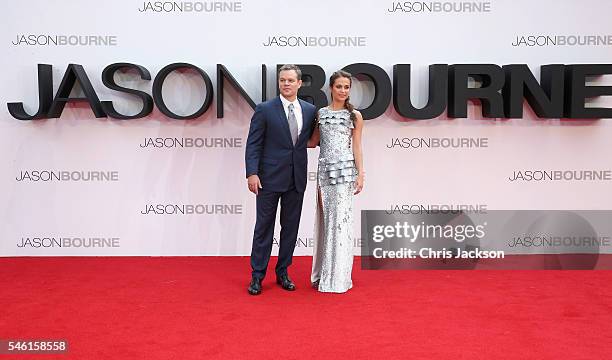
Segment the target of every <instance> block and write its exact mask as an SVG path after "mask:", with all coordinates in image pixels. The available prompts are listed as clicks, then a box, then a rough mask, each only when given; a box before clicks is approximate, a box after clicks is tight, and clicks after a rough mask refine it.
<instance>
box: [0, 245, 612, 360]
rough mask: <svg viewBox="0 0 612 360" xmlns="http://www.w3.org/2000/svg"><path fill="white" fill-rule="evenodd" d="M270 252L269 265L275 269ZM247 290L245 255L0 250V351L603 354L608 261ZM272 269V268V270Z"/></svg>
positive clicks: (297, 272) (606, 350)
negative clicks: (20, 347) (585, 267)
mask: <svg viewBox="0 0 612 360" xmlns="http://www.w3.org/2000/svg"><path fill="white" fill-rule="evenodd" d="M275 261H276V259H273V260H272V261H271V264H270V266H271V269H272V266H273V265H274V263H275ZM310 264H311V259H310V258H309V257H298V258H295V259H294V265H293V266H292V267H291V268H290V274H291V276H292V278H293V280H294V281H295V282H296V285H297V286H298V290H297V291H296V292H293V293H290V292H286V291H284V290H282V289H281V288H279V287H278V286H277V285H276V284H274V279H273V276H269V277H268V278H267V279H266V281H264V289H263V290H264V291H263V294H262V295H260V296H258V297H253V296H249V295H248V294H247V292H246V287H247V284H248V281H249V277H250V275H249V262H248V258H245V257H188V258H167V257H165V258H146V257H124V258H91V257H89V258H87V257H86V258H70V257H61V258H0V278H1V285H2V292H1V293H0V309H1V310H0V311H1V316H0V339H4V340H6V339H17V338H18V339H49V338H53V339H58V338H60V339H66V340H68V342H69V346H70V350H69V353H68V354H65V355H48V354H47V355H21V354H19V355H0V359H9V358H16V359H96V360H97V359H151V360H153V359H181V360H183V359H245V358H249V359H309V358H313V359H330V358H334V359H338V360H340V359H346V358H350V359H351V360H353V359H487V360H489V359H539V360H541V359H609V358H610V354H611V353H612V345H610V344H611V342H610V340H609V339H608V333H609V331H610V329H611V326H612V272H610V271H389V270H384V271H383V270H379V271H362V270H360V269H359V263H358V260H357V263H356V264H355V271H354V277H353V279H354V283H355V287H354V289H352V290H351V291H349V293H347V294H344V295H337V294H320V293H318V292H316V291H315V290H313V289H311V288H310V287H309V280H308V274H309V271H310ZM271 273H273V270H272V272H271Z"/></svg>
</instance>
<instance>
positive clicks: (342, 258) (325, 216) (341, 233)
mask: <svg viewBox="0 0 612 360" xmlns="http://www.w3.org/2000/svg"><path fill="white" fill-rule="evenodd" d="M353 128H354V126H353V121H352V120H351V118H350V114H349V112H348V110H345V109H342V110H330V109H328V108H326V107H325V108H322V109H320V110H319V131H320V134H321V142H320V148H321V151H320V153H319V166H318V188H319V189H320V194H319V192H318V191H317V213H316V216H315V229H314V254H313V261H312V275H311V279H310V280H311V281H312V282H313V283H315V282H317V281H319V291H321V292H335V293H341V292H345V291H347V290H348V289H350V288H351V287H353V282H352V280H351V272H352V269H353V192H354V185H355V181H356V179H357V169H356V167H355V160H354V157H353V148H352V146H351V136H352V129H353Z"/></svg>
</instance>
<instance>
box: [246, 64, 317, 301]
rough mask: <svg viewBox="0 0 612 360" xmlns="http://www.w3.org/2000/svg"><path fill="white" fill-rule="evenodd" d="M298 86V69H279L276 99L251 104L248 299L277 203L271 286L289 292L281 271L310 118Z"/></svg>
mask: <svg viewBox="0 0 612 360" xmlns="http://www.w3.org/2000/svg"><path fill="white" fill-rule="evenodd" d="M300 86H302V72H301V71H300V69H299V68H298V67H297V66H295V65H283V66H282V67H281V68H280V70H279V72H278V87H279V89H280V93H281V95H280V96H278V97H275V98H274V99H272V100H269V101H266V102H263V103H261V104H259V105H257V107H256V108H255V113H254V114H253V117H252V118H251V126H250V128H249V136H248V138H247V143H246V153H245V163H246V176H247V180H248V186H249V190H250V191H251V192H252V193H254V194H255V195H256V199H257V200H256V202H257V219H256V222H255V230H254V231H253V248H252V251H251V268H252V269H253V271H252V278H251V283H250V284H249V287H248V291H249V294H251V295H258V294H260V293H261V282H262V280H263V278H264V277H265V275H266V269H267V267H268V262H269V261H270V253H271V252H272V239H273V236H274V223H275V221H276V210H277V208H278V201H279V200H280V203H281V210H280V224H281V232H280V249H279V253H278V262H277V264H276V269H275V270H276V282H277V283H278V284H279V285H281V286H282V288H283V289H285V290H289V291H293V290H295V284H294V283H293V282H292V281H291V279H290V278H289V275H288V273H287V268H288V267H289V265H291V259H292V257H293V250H294V249H295V243H296V240H297V234H298V228H299V225H300V216H301V214H302V200H303V199H304V191H305V190H306V180H307V166H308V157H307V153H306V145H307V143H308V139H309V138H310V135H311V134H312V129H313V123H314V119H315V115H316V108H315V107H314V105H311V104H309V103H307V102H305V101H303V100H300V99H298V98H297V93H298V89H299V88H300Z"/></svg>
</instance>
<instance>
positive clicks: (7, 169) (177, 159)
mask: <svg viewBox="0 0 612 360" xmlns="http://www.w3.org/2000/svg"><path fill="white" fill-rule="evenodd" d="M455 3H458V2H455ZM202 4H203V5H204V6H206V7H209V6H211V2H204V3H202ZM225 4H226V5H227V4H233V5H232V7H233V9H234V10H239V11H212V12H211V11H202V12H178V11H173V12H151V11H145V12H141V11H139V9H142V8H143V6H144V5H143V1H131V0H130V1H118V0H109V1H61V2H59V1H58V2H54V1H48V0H46V1H23V2H12V3H10V4H6V5H5V6H4V9H3V11H2V12H0V23H2V24H3V25H2V29H3V31H2V42H1V43H0V46H1V47H2V54H3V56H2V57H0V69H1V70H0V71H1V72H2V80H3V81H2V87H1V88H0V99H1V100H2V101H1V103H2V107H1V108H0V157H1V159H2V161H1V162H0V174H1V176H0V188H1V189H3V190H2V192H0V256H22V255H33V256H39V255H41V256H45V255H248V254H249V253H250V246H251V237H252V229H253V224H254V219H255V199H254V196H253V195H252V194H250V193H249V192H248V190H247V188H246V181H245V178H244V143H245V142H246V135H247V132H248V125H249V120H250V117H251V115H252V112H253V111H252V110H251V108H250V107H249V106H248V104H247V103H246V101H244V100H243V99H242V98H240V96H238V93H237V92H236V91H235V90H234V89H232V88H231V86H230V85H229V84H227V83H226V86H225V88H226V90H225V92H226V93H225V117H224V118H222V119H217V118H216V108H215V105H214V101H213V105H212V106H211V107H210V109H209V110H208V111H207V112H206V113H205V114H204V115H203V116H201V117H200V118H198V119H195V120H189V121H182V120H173V119H168V118H166V117H165V116H163V115H162V114H161V113H160V112H159V110H158V109H157V108H155V110H154V111H153V113H152V114H151V115H149V116H147V117H146V118H142V119H136V120H128V121H122V120H114V119H110V118H102V119H96V118H95V117H94V115H93V113H92V111H91V110H90V108H89V106H87V105H86V104H83V103H79V104H70V105H68V106H67V107H66V108H65V110H64V112H63V114H62V116H61V118H58V119H47V120H36V121H20V120H16V119H14V118H13V117H12V116H11V115H10V114H9V112H8V110H7V108H6V103H7V102H21V101H23V102H24V104H25V105H26V110H28V111H29V112H30V113H34V112H35V111H36V109H37V107H38V95H37V73H36V66H37V64H39V63H46V64H51V65H53V74H54V85H55V89H57V87H58V85H59V83H60V81H61V78H62V76H63V73H64V71H65V69H66V66H67V65H68V64H70V63H76V64H81V65H83V67H84V68H85V71H86V72H87V74H88V76H89V79H90V80H91V81H92V83H93V86H94V88H95V90H96V93H97V94H98V97H99V98H100V100H112V101H113V102H114V104H115V106H116V108H117V109H118V111H120V112H125V113H136V112H138V111H139V110H140V107H141V105H140V102H139V101H135V100H134V98H133V97H130V96H125V95H123V94H120V93H117V92H115V91H112V90H109V89H107V88H106V87H105V86H104V85H103V84H102V81H101V73H102V70H103V69H104V68H105V67H106V66H107V65H109V64H111V63H116V62H131V63H135V64H139V65H142V66H144V67H146V68H147V69H148V70H149V71H150V72H151V75H152V76H153V77H154V76H155V74H157V72H158V71H159V70H160V69H161V68H162V67H164V66H165V65H167V64H170V63H174V62H187V63H190V64H194V65H196V66H198V67H200V68H202V69H203V70H205V71H206V72H207V73H208V74H209V76H210V77H211V79H212V81H213V84H216V82H217V78H216V75H215V73H216V64H218V63H220V64H224V65H225V66H226V67H227V68H228V69H229V71H230V72H232V74H233V75H234V77H236V79H237V80H238V81H239V82H240V83H241V84H242V86H243V87H244V88H245V90H246V91H247V92H248V93H249V94H250V95H251V97H253V98H254V100H256V101H257V102H258V101H259V100H260V99H261V90H260V87H261V72H260V71H261V64H266V65H267V66H268V69H269V74H268V85H269V86H268V98H271V97H272V96H274V95H275V94H276V91H275V86H276V85H275V76H276V75H275V74H274V70H275V68H276V65H277V64H283V63H297V64H317V65H319V66H321V67H322V68H323V69H325V72H326V76H327V77H329V75H330V74H331V73H332V72H333V71H334V70H337V69H339V68H342V67H344V66H346V65H349V64H352V63H357V62H368V63H373V64H377V65H379V66H381V67H382V68H383V69H385V70H386V71H387V73H388V74H389V76H392V67H393V65H394V64H399V63H406V64H412V66H413V79H412V86H413V88H414V89H416V90H415V91H414V94H413V102H414V103H415V105H418V106H423V105H424V104H425V103H426V100H427V79H428V72H427V67H428V65H429V64H434V63H446V64H454V63H493V64H499V65H504V64H512V63H525V64H528V65H529V66H530V68H531V69H532V71H533V72H534V73H535V74H536V76H537V77H538V78H539V67H540V65H544V64H553V63H557V64H580V63H585V64H586V63H610V62H611V61H612V46H610V45H584V46H552V45H551V46H533V47H529V46H518V47H516V46H512V43H514V42H515V41H516V37H517V36H527V35H550V36H554V35H563V36H569V35H575V36H588V35H600V36H604V35H606V36H607V35H609V34H612V23H611V22H610V19H609V14H610V13H611V12H612V3H610V2H608V1H604V0H598V1H595V0H594V1H584V2H578V1H572V0H556V1H553V0H542V1H536V2H533V1H527V0H514V1H509V0H503V1H500V0H497V1H495V0H494V1H490V9H491V11H490V12H478V13H465V12H459V13H456V12H452V13H444V12H443V13H430V12H418V13H415V12H402V13H400V12H389V10H388V9H390V8H391V7H393V4H394V3H393V2H390V1H389V2H373V1H351V2H346V1H320V0H316V1H315V0H312V1H308V2H306V1H304V2H290V3H289V2H287V1H278V0H275V1H270V0H267V1H242V2H233V3H229V2H227V3H225ZM168 6H170V5H168ZM30 34H34V35H52V36H56V35H67V36H73V35H74V36H79V35H81V36H83V35H94V36H103V37H109V36H112V37H113V39H115V41H116V45H111V46H94V45H78V46H72V45H63V46H61V45H57V46H56V45H44V44H34V45H28V44H24V43H19V41H18V38H19V36H20V35H26V36H27V35H30ZM272 36H277V37H278V36H302V37H305V36H314V37H337V36H344V37H351V38H353V37H362V38H364V42H365V44H364V45H365V46H354V47H349V46H340V47H321V46H315V47H303V46H300V47H289V46H286V47H285V46H269V47H266V46H264V45H263V44H264V43H267V42H268V39H269V37H272ZM15 43H17V44H15ZM117 79H118V82H120V83H121V84H122V85H125V86H128V87H133V88H138V89H141V90H144V91H146V92H148V93H149V94H150V93H151V86H152V81H142V80H136V79H135V77H134V76H131V75H129V74H127V75H120V76H117ZM595 83H596V84H606V85H610V84H612V80H611V79H610V78H609V77H602V78H600V79H596V80H594V81H593V84H595ZM202 84H203V82H202V81H201V80H200V79H199V78H198V77H197V76H195V75H194V74H192V73H190V72H184V73H177V72H175V73H172V74H171V75H170V76H169V78H168V81H167V82H166V84H165V86H164V97H165V99H166V102H167V104H168V106H169V107H170V108H171V109H173V110H174V111H175V112H177V113H182V114H189V113H191V112H193V111H194V110H196V109H197V108H198V107H199V106H200V104H201V102H202V99H203V98H204V95H205V91H204V90H203V87H202ZM326 87H327V84H326ZM214 96H215V100H216V97H217V96H218V94H215V95H214ZM352 98H353V99H354V102H355V103H356V105H358V107H364V106H367V105H368V104H369V98H371V94H370V93H369V92H368V86H367V84H365V83H356V84H355V87H354V89H353V94H352ZM594 104H595V105H597V106H603V107H612V99H611V98H610V97H601V98H598V99H596V100H595V101H594ZM165 137H170V138H175V137H176V138H184V137H186V138H204V139H207V141H211V140H210V139H211V138H222V139H226V140H227V139H229V140H231V141H233V142H236V143H237V145H238V146H236V147H202V148H193V147H192V148H150V147H147V148H142V147H140V144H141V143H143V142H144V139H145V138H165ZM443 137H449V138H471V139H477V138H486V139H487V144H488V146H487V147H482V148H436V149H431V148H421V149H414V148H398V147H394V148H388V147H387V146H388V144H390V143H391V141H392V139H394V138H400V139H401V138H425V139H429V138H443ZM610 138H612V120H610V119H601V120H592V121H577V120H573V121H569V120H559V119H545V120H544V119H537V118H535V116H534V115H533V113H532V111H531V110H530V109H528V108H526V109H525V117H524V118H523V119H483V118H482V116H481V109H480V107H479V106H478V105H475V104H471V105H470V107H469V118H468V119H448V118H447V117H446V116H445V115H444V116H442V117H440V118H437V119H431V120H423V121H412V120H407V119H403V118H402V117H401V116H399V115H398V114H397V113H396V112H395V110H394V109H393V106H392V105H390V106H389V108H388V109H387V111H386V112H385V114H384V115H382V116H380V117H378V118H376V119H373V120H369V121H367V124H366V127H365V130H364V156H365V169H366V172H367V176H366V184H365V189H364V192H363V194H361V195H359V196H358V197H357V198H356V202H355V218H356V223H355V238H356V245H357V246H356V247H355V253H358V251H359V250H358V249H359V248H358V245H359V244H358V238H359V236H360V235H359V229H360V222H359V210H361V209H390V208H392V207H394V206H400V207H401V206H409V205H416V206H421V205H422V206H431V205H445V206H457V205H470V206H476V207H480V208H484V209H609V208H610V203H611V201H612V189H611V185H612V182H611V181H608V180H604V181H514V182H512V181H509V180H508V177H511V176H512V175H513V173H514V171H525V170H595V171H609V170H610V169H611V168H612V166H611V162H610V158H611V155H612V148H611V147H610V145H609V143H610ZM317 156H318V150H309V171H310V172H314V171H316V167H315V163H316V159H317ZM34 170H37V171H85V172H87V171H115V172H117V174H118V175H117V176H118V180H117V181H17V179H16V178H19V177H20V174H21V172H22V171H34ZM310 176H311V178H312V177H313V176H314V173H311V174H310ZM314 184H315V183H314V181H309V186H308V189H307V192H306V194H305V202H304V209H303V216H302V222H301V227H300V232H299V237H300V241H299V243H298V247H297V249H296V255H309V254H311V253H312V249H311V247H310V246H309V245H311V244H309V241H311V238H312V227H313V215H314V202H315V200H314V195H315V192H314ZM156 204H164V205H166V204H171V205H184V204H193V205H196V204H201V205H205V206H208V207H209V208H210V206H213V209H214V205H222V206H223V207H224V208H223V209H224V211H215V212H214V213H213V214H190V215H177V214H152V213H150V214H142V213H141V212H142V211H143V210H144V209H145V206H147V205H156ZM228 209H231V210H232V212H234V213H229V214H228V213H226V212H227V211H226V210H228ZM278 231H279V228H278V226H277V231H276V232H277V234H278ZM92 238H103V239H105V240H106V241H105V242H102V243H103V244H105V246H88V244H90V242H91V241H92V240H91V239H92ZM36 239H45V240H36ZM51 239H56V240H57V241H58V242H60V243H61V242H63V243H64V246H61V247H60V246H57V243H53V242H52V241H51ZM60 239H68V240H60ZM109 239H112V240H109ZM40 241H42V243H41V242H40ZM24 242H25V243H26V246H20V245H23V244H24ZM28 244H30V245H28ZM35 244H42V246H36V245H35ZM109 244H112V245H113V246H108V245H109ZM66 245H71V246H66ZM277 250H278V248H277V247H276V246H275V247H274V252H275V253H276V252H277Z"/></svg>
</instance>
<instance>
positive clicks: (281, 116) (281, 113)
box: [276, 96, 293, 146]
mask: <svg viewBox="0 0 612 360" xmlns="http://www.w3.org/2000/svg"><path fill="white" fill-rule="evenodd" d="M276 115H277V117H278V120H279V121H280V123H281V127H282V128H283V133H285V135H286V136H285V138H286V139H287V141H289V144H291V146H293V140H292V139H291V130H289V120H287V114H285V108H283V103H282V101H281V99H280V96H278V97H277V98H276Z"/></svg>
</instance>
